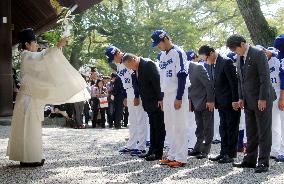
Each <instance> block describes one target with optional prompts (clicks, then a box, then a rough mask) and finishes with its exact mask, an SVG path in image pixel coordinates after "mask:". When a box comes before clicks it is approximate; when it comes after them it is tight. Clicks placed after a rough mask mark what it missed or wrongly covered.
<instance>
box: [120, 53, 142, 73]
mask: <svg viewBox="0 0 284 184" xmlns="http://www.w3.org/2000/svg"><path fill="white" fill-rule="evenodd" d="M122 62H123V64H124V65H125V66H126V68H128V69H131V70H137V69H138V66H139V58H138V57H137V56H135V55H134V54H130V53H127V54H125V55H124V56H123V58H122Z"/></svg>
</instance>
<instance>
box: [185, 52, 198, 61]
mask: <svg viewBox="0 0 284 184" xmlns="http://www.w3.org/2000/svg"><path fill="white" fill-rule="evenodd" d="M185 53H186V56H187V60H188V61H192V60H193V59H195V58H196V57H197V54H196V53H195V52H194V51H192V50H188V51H186V52H185Z"/></svg>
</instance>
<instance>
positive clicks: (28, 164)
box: [20, 159, 45, 167]
mask: <svg viewBox="0 0 284 184" xmlns="http://www.w3.org/2000/svg"><path fill="white" fill-rule="evenodd" d="M44 162H45V159H42V160H41V161H40V162H20V167H41V166H43V164H44Z"/></svg>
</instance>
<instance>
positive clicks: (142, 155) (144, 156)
mask: <svg viewBox="0 0 284 184" xmlns="http://www.w3.org/2000/svg"><path fill="white" fill-rule="evenodd" d="M149 155H151V154H149V153H142V154H141V155H138V157H139V158H146V157H148V156H149Z"/></svg>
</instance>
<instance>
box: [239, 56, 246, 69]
mask: <svg viewBox="0 0 284 184" xmlns="http://www.w3.org/2000/svg"><path fill="white" fill-rule="evenodd" d="M244 65H245V60H244V56H241V57H240V66H241V71H242V73H243V70H244Z"/></svg>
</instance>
